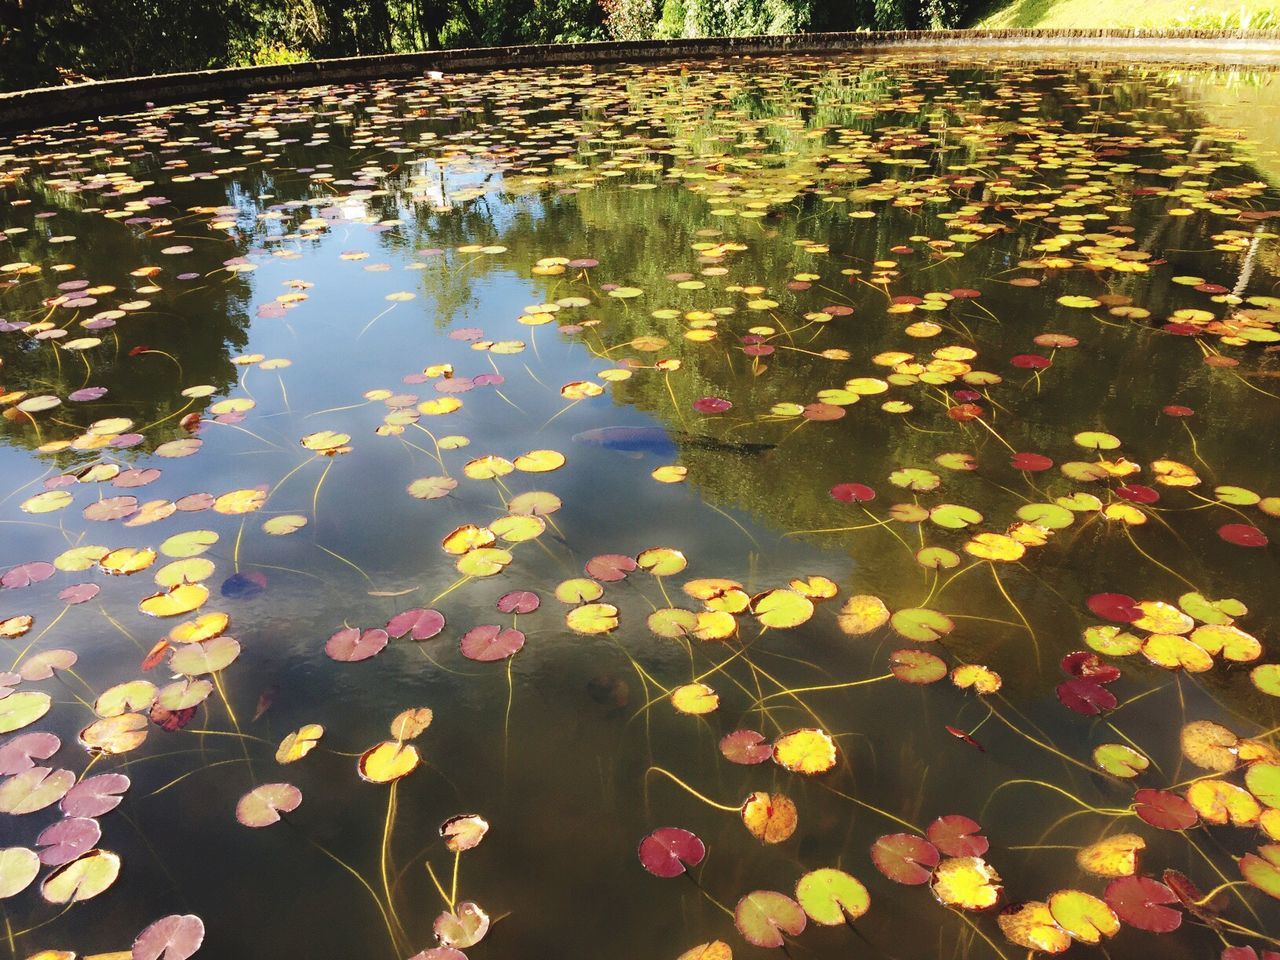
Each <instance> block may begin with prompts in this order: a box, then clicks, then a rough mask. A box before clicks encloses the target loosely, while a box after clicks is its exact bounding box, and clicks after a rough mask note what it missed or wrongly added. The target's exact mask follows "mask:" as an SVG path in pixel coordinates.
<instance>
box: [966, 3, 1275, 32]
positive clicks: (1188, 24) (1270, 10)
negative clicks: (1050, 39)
mask: <svg viewBox="0 0 1280 960" xmlns="http://www.w3.org/2000/svg"><path fill="white" fill-rule="evenodd" d="M974 26H977V27H988V28H992V29H1008V28H1011V27H1049V28H1067V29H1069V28H1073V27H1078V28H1085V27H1098V28H1104V27H1114V28H1127V27H1150V28H1158V29H1165V30H1176V29H1196V30H1233V29H1239V28H1241V27H1244V28H1247V29H1253V30H1274V29H1278V28H1280V2H1267V0H1244V2H1242V0H1195V2H1193V3H1187V2H1186V0H1013V2H1012V3H1008V4H1005V5H1003V6H1001V7H1000V8H999V9H996V10H994V11H993V12H991V13H989V14H987V15H986V16H985V17H983V18H982V19H980V20H979V21H978V22H977V23H976V24H974Z"/></svg>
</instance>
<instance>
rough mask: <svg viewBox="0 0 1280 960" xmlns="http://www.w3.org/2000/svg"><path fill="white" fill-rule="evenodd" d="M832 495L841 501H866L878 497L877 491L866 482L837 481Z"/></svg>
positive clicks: (832, 489)
mask: <svg viewBox="0 0 1280 960" xmlns="http://www.w3.org/2000/svg"><path fill="white" fill-rule="evenodd" d="M831 496H832V497H834V498H835V499H836V500H839V501H840V502H841V503H866V502H868V501H870V500H874V499H875V498H876V492H875V491H874V490H872V489H871V488H870V487H868V486H867V485H866V484H865V483H837V484H836V485H835V486H834V487H832V488H831Z"/></svg>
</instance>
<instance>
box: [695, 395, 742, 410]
mask: <svg viewBox="0 0 1280 960" xmlns="http://www.w3.org/2000/svg"><path fill="white" fill-rule="evenodd" d="M693 409H695V410H697V411H698V412H699V413H707V414H716V413H727V412H728V411H729V410H732V409H733V401H731V400H726V399H724V397H701V398H700V399H697V400H695V401H693Z"/></svg>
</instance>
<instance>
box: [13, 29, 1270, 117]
mask: <svg viewBox="0 0 1280 960" xmlns="http://www.w3.org/2000/svg"><path fill="white" fill-rule="evenodd" d="M965 48H970V49H973V50H975V51H990V50H993V49H999V50H1016V51H1018V53H1019V54H1022V53H1025V52H1026V51H1028V50H1030V49H1036V50H1044V51H1046V52H1052V53H1056V54H1063V53H1076V54H1083V53H1092V54H1093V55H1095V56H1098V55H1100V54H1101V55H1104V56H1105V55H1113V56H1117V57H1118V58H1121V59H1147V60H1168V61H1178V62H1182V63H1203V64H1209V65H1249V66H1253V67H1269V66H1276V65H1278V64H1280V30H1264V31H1257V30H1254V31H1250V30H1235V31H1230V30H1228V31H1215V30H1146V29H1132V30H895V31H857V32H852V33H802V34H789V35H783V36H764V37H706V38H695V39H678V40H639V41H607V42H600V43H566V44H551V45H527V46H512V47H482V48H475V49H452V50H436V51H423V52H420V53H403V54H380V55H373V56H361V57H342V58H337V59H330V60H309V61H306V62H303V63H290V64H279V65H271V66H257V67H232V68H228V69H224V70H200V71H192V72H189V73H168V74H157V75H154V76H147V77H130V78H128V79H123V80H102V81H92V82H88V83H76V84H67V85H65V86H54V87H41V88H38V89H34V90H20V91H16V92H13V93H0V128H9V129H13V128H32V127H40V126H46V125H49V124H53V123H60V122H65V121H69V120H77V119H92V118H95V117H102V116H108V115H111V114H118V113H123V112H128V111H130V110H138V109H142V108H145V107H148V106H151V105H156V104H170V103H187V102H191V101H195V100H216V99H224V98H230V97H236V96H241V95H244V94H250V93H259V92H263V91H267V90H286V89H292V88H297V87H306V86H312V85H319V84H342V83H353V82H357V81H362V80H379V79H402V78H406V77H414V76H422V75H424V74H426V73H427V72H428V71H435V70H439V71H445V72H448V71H455V72H460V71H473V70H493V69H508V68H511V67H536V66H565V65H573V64H595V63H601V64H603V63H619V62H644V61H655V60H686V59H699V58H712V57H744V56H767V55H774V54H780V53H798V54H838V53H857V52H861V51H878V50H885V49H901V50H914V51H921V52H927V51H929V50H931V49H933V50H946V51H949V52H952V53H954V52H956V51H959V50H963V49H965Z"/></svg>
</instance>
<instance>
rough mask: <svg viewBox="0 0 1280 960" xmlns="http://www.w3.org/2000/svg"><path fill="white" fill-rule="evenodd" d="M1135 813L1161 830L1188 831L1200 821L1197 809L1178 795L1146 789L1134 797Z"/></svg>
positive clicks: (1166, 791)
mask: <svg viewBox="0 0 1280 960" xmlns="http://www.w3.org/2000/svg"><path fill="white" fill-rule="evenodd" d="M1133 803H1134V812H1135V813H1136V814H1137V815H1138V816H1139V817H1140V818H1142V820H1144V821H1145V822H1146V823H1149V824H1151V825H1152V826H1153V827H1159V828H1160V829H1161V830H1186V829H1188V828H1190V827H1194V826H1195V825H1196V823H1198V822H1199V820H1200V815H1199V814H1198V813H1196V810H1195V807H1193V806H1191V804H1189V803H1187V801H1186V800H1184V799H1182V797H1180V796H1178V795H1177V794H1176V793H1170V792H1169V791H1168V790H1153V789H1150V788H1146V789H1143V790H1139V791H1138V792H1137V793H1135V794H1134V795H1133Z"/></svg>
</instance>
